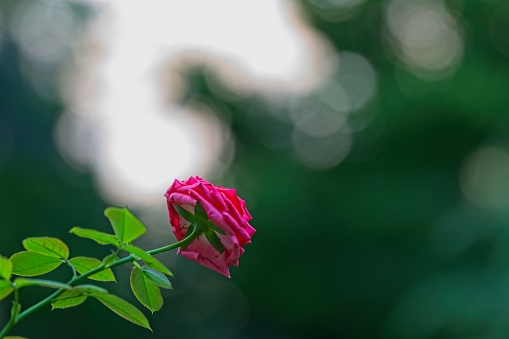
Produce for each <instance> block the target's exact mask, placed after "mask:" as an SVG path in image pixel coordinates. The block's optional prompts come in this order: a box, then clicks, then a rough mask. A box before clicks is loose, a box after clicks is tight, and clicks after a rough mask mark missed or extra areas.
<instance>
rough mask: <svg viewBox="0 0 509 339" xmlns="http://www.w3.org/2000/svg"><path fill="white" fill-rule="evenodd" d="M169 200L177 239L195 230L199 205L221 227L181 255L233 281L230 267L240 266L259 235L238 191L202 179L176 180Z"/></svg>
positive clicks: (202, 236)
mask: <svg viewBox="0 0 509 339" xmlns="http://www.w3.org/2000/svg"><path fill="white" fill-rule="evenodd" d="M165 197H166V201H167V203H168V213H169V217H170V223H171V225H172V230H173V233H174V234H175V237H176V238H177V240H179V241H180V240H182V239H183V238H184V237H185V236H186V233H187V232H188V229H189V227H192V226H191V225H192V224H191V222H190V221H189V220H190V218H193V217H194V214H195V206H196V203H197V202H199V205H201V206H202V207H203V210H204V211H205V214H206V216H207V218H208V220H209V221H210V222H211V223H212V224H214V225H215V226H217V228H215V227H214V228H215V230H213V228H211V229H210V231H209V233H208V235H206V234H205V233H204V234H201V235H200V236H199V237H197V238H196V239H194V240H193V241H192V242H191V243H190V244H189V245H187V246H186V247H185V248H179V250H178V253H180V254H181V255H182V256H184V257H186V258H188V259H191V260H194V261H196V262H197V263H199V264H201V265H203V266H205V267H208V268H210V269H211V270H214V271H216V272H218V273H220V274H223V275H225V276H227V277H228V278H229V277H230V271H229V269H228V266H229V265H235V266H238V265H239V257H240V256H241V255H242V253H244V249H243V246H244V245H245V244H249V243H251V236H252V235H253V234H254V233H255V229H254V228H253V227H252V226H251V225H249V223H248V221H249V220H251V219H252V218H251V215H250V214H249V212H248V211H247V209H246V202H245V201H244V200H242V199H240V198H239V197H238V196H237V194H236V192H235V190H234V189H229V188H223V187H220V186H214V185H212V184H211V183H209V182H208V181H206V180H203V179H202V178H200V177H198V176H196V177H191V178H189V179H188V180H187V181H180V180H175V181H174V182H173V184H172V185H171V187H170V188H169V189H168V191H167V192H166V194H165ZM186 211H187V212H189V213H187V212H186ZM179 212H180V213H179ZM186 219H187V220H186ZM212 226H213V225H211V227H212ZM216 235H217V237H216ZM211 241H212V243H211ZM221 252H222V253H221Z"/></svg>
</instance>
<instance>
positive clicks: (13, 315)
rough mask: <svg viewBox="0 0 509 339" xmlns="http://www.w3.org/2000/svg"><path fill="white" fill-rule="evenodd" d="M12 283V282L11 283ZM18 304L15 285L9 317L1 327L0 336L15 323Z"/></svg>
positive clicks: (18, 308)
mask: <svg viewBox="0 0 509 339" xmlns="http://www.w3.org/2000/svg"><path fill="white" fill-rule="evenodd" d="M13 285H14V284H13ZM20 308H21V307H20V304H19V293H18V289H17V288H16V286H14V301H13V303H12V309H11V319H9V322H8V323H7V324H6V325H5V327H4V328H3V329H2V332H0V338H3V337H4V336H5V335H6V334H7V332H9V331H10V330H11V328H13V327H14V325H16V323H17V321H18V319H19V317H18V315H19V311H20Z"/></svg>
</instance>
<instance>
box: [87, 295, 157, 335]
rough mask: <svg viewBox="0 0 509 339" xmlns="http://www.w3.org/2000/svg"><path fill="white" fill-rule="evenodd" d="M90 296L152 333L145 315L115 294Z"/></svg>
mask: <svg viewBox="0 0 509 339" xmlns="http://www.w3.org/2000/svg"><path fill="white" fill-rule="evenodd" d="M90 296H91V297H94V298H96V299H97V300H99V301H100V302H101V303H102V304H103V305H104V306H106V307H108V308H109V309H110V310H112V311H113V312H115V313H116V314H118V315H119V316H121V317H122V318H124V319H126V320H128V321H130V322H132V323H134V324H136V325H139V326H141V327H144V328H147V329H149V330H150V331H152V329H151V328H150V325H149V323H148V320H147V318H146V317H145V315H144V314H143V313H142V312H141V311H140V310H139V309H137V308H136V307H135V306H133V305H132V304H130V303H128V302H127V301H125V300H123V299H121V298H119V297H117V296H116V295H113V294H104V293H94V294H91V295H90Z"/></svg>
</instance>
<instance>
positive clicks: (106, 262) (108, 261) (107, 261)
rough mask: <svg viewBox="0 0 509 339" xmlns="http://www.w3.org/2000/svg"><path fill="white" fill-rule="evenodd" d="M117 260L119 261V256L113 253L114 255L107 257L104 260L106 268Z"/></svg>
mask: <svg viewBox="0 0 509 339" xmlns="http://www.w3.org/2000/svg"><path fill="white" fill-rule="evenodd" d="M117 259H118V256H117V254H116V253H112V254H109V255H107V256H105V257H104V259H103V260H102V263H103V264H104V266H106V267H108V265H110V264H113V262H114V261H115V260H117Z"/></svg>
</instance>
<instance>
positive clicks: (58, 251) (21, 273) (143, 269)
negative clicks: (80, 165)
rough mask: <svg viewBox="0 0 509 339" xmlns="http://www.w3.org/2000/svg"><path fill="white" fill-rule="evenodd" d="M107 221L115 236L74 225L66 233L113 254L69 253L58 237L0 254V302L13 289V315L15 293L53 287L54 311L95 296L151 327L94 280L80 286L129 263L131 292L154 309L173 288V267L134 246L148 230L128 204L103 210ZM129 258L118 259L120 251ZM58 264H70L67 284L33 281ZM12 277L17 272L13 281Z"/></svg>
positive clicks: (110, 279) (109, 279)
mask: <svg viewBox="0 0 509 339" xmlns="http://www.w3.org/2000/svg"><path fill="white" fill-rule="evenodd" d="M104 214H105V216H106V217H107V218H108V219H109V221H110V223H111V226H112V229H113V234H109V233H103V232H99V231H96V230H93V229H85V228H80V227H73V228H72V229H71V230H70V233H72V234H74V235H76V236H79V237H81V238H85V239H90V240H93V241H95V242H96V243H97V244H99V245H109V246H113V247H114V250H113V251H112V254H110V255H108V256H106V257H105V258H102V259H98V258H93V257H84V256H78V257H70V251H69V247H68V246H67V245H66V244H65V243H64V242H63V241H62V240H60V239H57V238H51V237H33V238H27V239H25V240H23V247H24V249H25V250H24V251H21V252H18V253H15V254H13V255H12V256H11V257H10V258H4V257H1V256H0V300H1V299H4V298H6V297H7V296H9V295H11V294H12V293H13V292H14V293H15V300H14V304H15V305H14V306H13V310H14V311H13V312H11V313H15V314H14V316H17V315H18V314H19V312H20V309H21V306H20V305H19V303H18V302H17V292H18V290H19V289H21V288H23V287H27V286H41V287H48V288H54V289H57V292H56V293H54V295H53V296H54V298H52V300H51V306H52V308H53V309H66V308H70V307H75V306H78V305H81V304H82V303H84V302H85V301H86V300H87V299H88V298H93V299H96V300H98V301H99V302H100V303H102V304H103V305H104V306H106V307H107V308H108V309H110V310H111V311H113V312H114V313H116V314H117V315H119V316H120V317H122V318H124V319H126V320H128V321H130V322H132V323H134V324H136V325H139V326H141V327H144V328H147V329H149V330H151V328H150V324H149V322H148V320H147V318H146V317H145V315H144V314H143V313H142V312H141V311H140V310H139V309H138V308H136V307H135V306H134V305H132V304H130V303H129V302H127V301H125V300H123V299H121V298H120V297H118V296H116V295H113V294H110V293H109V292H108V290H106V289H105V288H103V287H100V286H96V285H93V284H78V283H79V282H81V281H83V280H85V279H90V280H94V281H100V282H116V278H115V275H114V273H113V271H112V269H111V268H112V267H114V266H117V265H120V264H123V263H127V262H133V263H134V267H133V269H132V272H131V275H130V285H131V289H132V291H133V294H134V296H135V297H136V298H137V299H138V300H139V302H140V303H141V304H142V305H143V306H145V307H146V308H148V309H149V310H150V311H151V312H152V313H153V312H155V311H158V310H159V309H161V307H162V305H163V297H162V294H161V288H164V289H171V288H172V286H171V283H170V281H169V279H168V277H167V275H169V276H172V273H171V271H170V270H169V269H168V268H167V267H165V266H164V265H163V264H162V263H161V262H160V261H159V260H157V259H156V258H154V257H153V256H152V255H151V254H150V253H148V252H146V251H145V250H143V249H141V248H139V247H136V246H134V245H132V243H131V242H132V241H134V240H136V239H138V238H139V237H140V236H142V235H143V234H144V233H145V232H146V227H145V225H143V223H142V222H141V221H140V220H139V219H138V218H137V217H136V216H134V215H133V214H132V213H131V212H130V211H129V210H128V209H127V208H118V207H109V208H107V209H106V210H105V212H104ZM123 252H127V256H124V257H123V258H120V255H121V253H123ZM62 264H64V265H67V266H68V267H70V269H71V271H72V278H71V279H70V280H69V281H68V283H61V282H58V281H53V280H45V279H34V278H32V277H37V276H41V275H44V274H46V273H49V272H52V271H53V270H55V269H57V268H58V267H60V266H61V265H62ZM13 275H15V276H18V277H17V278H15V279H14V280H13V279H12V278H13Z"/></svg>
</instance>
